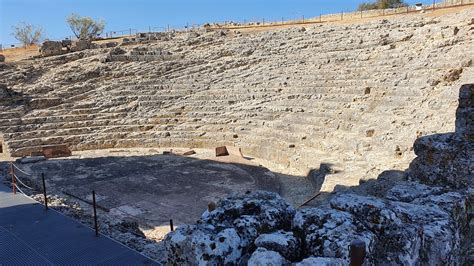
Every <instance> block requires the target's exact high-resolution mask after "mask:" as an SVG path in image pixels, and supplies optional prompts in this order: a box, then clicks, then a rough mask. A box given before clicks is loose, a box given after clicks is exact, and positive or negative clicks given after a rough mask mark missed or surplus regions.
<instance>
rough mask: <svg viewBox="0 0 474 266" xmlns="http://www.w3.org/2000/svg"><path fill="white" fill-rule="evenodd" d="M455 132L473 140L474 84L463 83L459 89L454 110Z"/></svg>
mask: <svg viewBox="0 0 474 266" xmlns="http://www.w3.org/2000/svg"><path fill="white" fill-rule="evenodd" d="M455 123H456V131H455V132H456V134H458V135H460V136H461V138H463V139H466V140H471V141H472V140H474V84H465V85H463V86H462V87H461V89H460V91H459V105H458V108H457V110H456V122H455Z"/></svg>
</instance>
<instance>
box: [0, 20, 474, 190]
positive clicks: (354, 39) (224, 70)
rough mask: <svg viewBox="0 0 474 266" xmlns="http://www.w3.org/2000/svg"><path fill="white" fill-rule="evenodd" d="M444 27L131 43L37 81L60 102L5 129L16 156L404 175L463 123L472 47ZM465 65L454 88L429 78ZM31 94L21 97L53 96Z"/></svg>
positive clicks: (370, 27) (14, 112)
mask: <svg viewBox="0 0 474 266" xmlns="http://www.w3.org/2000/svg"><path fill="white" fill-rule="evenodd" d="M462 18H463V17H462V16H459V20H460V21H459V23H458V24H462V23H464V20H462ZM430 21H434V22H430ZM447 21H450V20H447V19H438V20H435V19H432V20H429V19H427V18H424V19H423V18H419V17H416V18H412V19H410V20H405V19H399V20H396V19H395V20H393V21H390V22H388V23H387V22H380V21H377V22H370V23H366V24H361V25H345V26H331V25H326V26H315V27H312V28H307V29H306V31H300V30H299V29H284V30H275V31H268V32H261V33H255V34H251V35H248V36H241V35H239V34H234V35H233V36H221V37H216V35H215V34H214V33H202V35H201V36H199V37H194V39H192V40H193V41H192V44H189V42H190V37H189V36H188V35H186V33H182V34H176V36H175V37H174V39H172V40H170V41H161V42H157V43H155V44H147V45H146V46H140V45H132V46H129V47H128V46H124V49H128V51H129V52H130V55H125V56H124V55H120V56H115V57H111V58H112V60H109V61H108V62H104V63H101V64H102V67H104V69H106V70H104V72H100V75H98V76H93V77H92V78H90V79H86V80H84V81H81V82H68V80H67V77H60V76H55V77H54V78H53V79H52V78H51V76H48V75H47V74H43V75H40V76H39V77H38V80H37V82H38V83H40V84H41V83H42V82H46V81H48V80H49V81H51V80H52V84H51V87H54V88H56V89H55V90H52V91H49V92H47V95H46V96H48V97H56V98H60V99H62V101H61V103H58V104H56V105H53V106H49V107H47V108H34V109H32V108H31V106H29V105H28V103H27V101H26V100H25V102H20V103H18V104H16V105H15V106H14V107H12V106H10V105H6V104H5V103H4V102H1V104H0V132H1V134H3V139H4V140H5V143H6V145H7V146H8V149H9V151H10V153H11V154H12V155H14V156H23V155H28V154H30V153H31V152H34V151H37V150H41V147H43V146H45V145H53V144H68V145H69V147H70V148H71V149H72V150H84V149H100V148H114V147H135V146H139V147H158V146H161V147H176V146H180V147H190V148H192V147H209V148H214V147H216V146H220V145H234V146H238V147H241V148H242V150H243V152H244V153H245V154H250V155H253V156H257V157H261V158H264V159H268V160H271V161H275V162H278V163H281V164H284V165H287V166H288V167H291V168H297V169H300V170H301V171H302V172H304V171H307V170H308V169H311V168H316V167H317V166H319V164H320V163H322V162H327V163H337V164H340V165H342V166H343V168H344V169H345V171H343V173H341V174H340V177H337V175H335V177H334V178H336V179H337V178H342V179H344V178H346V177H347V175H348V173H350V174H353V175H357V177H358V178H366V177H370V176H371V175H372V174H375V173H378V172H379V171H380V170H383V168H384V167H386V168H394V167H395V168H396V167H400V168H403V167H405V166H406V163H407V162H408V161H409V160H411V159H412V158H413V153H412V151H411V150H410V149H411V146H412V143H413V141H414V139H415V138H416V137H417V134H430V133H433V132H440V131H452V128H453V123H452V121H451V120H452V119H444V118H445V117H453V116H454V111H455V107H456V106H457V103H456V97H457V95H456V88H458V87H459V83H461V82H462V81H463V78H464V79H465V78H466V77H467V76H468V75H469V73H472V60H471V64H469V62H468V59H469V58H471V59H472V58H474V49H466V47H474V38H473V36H474V35H473V34H474V33H473V32H472V31H469V30H468V29H469V28H468V26H466V27H464V26H463V27H461V26H459V27H460V29H461V31H460V32H459V33H458V34H457V35H453V34H452V28H451V24H450V22H447ZM462 25H464V24H462ZM430 31H431V32H436V34H439V33H441V34H443V37H440V36H438V35H436V34H435V33H430ZM206 34H207V35H206ZM209 36H211V37H212V38H211V37H209ZM178 48H180V49H178ZM163 50H166V51H171V55H168V54H166V55H164V54H163V53H162V52H160V51H163ZM180 50H181V51H180ZM246 50H250V51H251V52H249V53H246V54H242V51H246ZM97 56H100V55H97V54H92V55H90V58H94V57H97ZM165 57H166V58H165ZM44 60H45V62H46V59H44ZM81 60H83V62H81ZM466 62H467V63H466ZM45 64H46V66H47V68H48V69H47V71H48V73H53V74H55V73H56V74H55V75H59V74H57V73H67V71H69V72H70V73H76V72H77V73H79V74H80V75H86V72H87V71H86V70H87V69H88V68H94V67H96V64H97V60H95V61H94V60H88V57H87V56H85V57H84V58H83V59H80V60H77V61H73V62H67V63H64V64H57V65H55V64H54V62H53V61H47V62H46V63H45ZM81 64H82V65H81ZM463 64H464V67H463ZM459 67H463V76H461V78H460V79H459V80H458V81H455V82H444V81H443V80H440V81H439V82H438V83H436V84H435V83H432V82H431V81H432V80H437V79H440V78H441V77H442V76H443V75H444V74H445V73H447V72H448V71H450V70H451V69H454V68H459ZM60 71H63V72H60ZM64 71H66V72H64ZM62 75H64V74H62ZM35 86H36V85H35V84H32V83H30V82H28V81H24V82H23V83H21V82H19V83H17V84H14V86H13V87H14V89H16V90H19V91H22V92H24V93H25V94H26V95H28V97H30V98H35V97H40V96H41V97H45V95H39V94H36V93H35ZM81 87H83V88H84V90H83V91H82V90H81V89H80V88H81ZM453 88H454V89H453ZM362 169H365V170H362ZM357 180H358V179H357ZM354 182H356V181H354ZM357 182H358V181H357Z"/></svg>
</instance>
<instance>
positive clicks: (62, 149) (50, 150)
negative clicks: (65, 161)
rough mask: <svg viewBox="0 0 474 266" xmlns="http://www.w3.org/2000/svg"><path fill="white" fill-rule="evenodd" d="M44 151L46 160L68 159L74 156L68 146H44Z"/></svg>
mask: <svg viewBox="0 0 474 266" xmlns="http://www.w3.org/2000/svg"><path fill="white" fill-rule="evenodd" d="M42 149H43V154H44V157H46V158H58V157H68V156H71V155H72V153H71V150H69V148H68V146H67V145H50V146H43V147H42Z"/></svg>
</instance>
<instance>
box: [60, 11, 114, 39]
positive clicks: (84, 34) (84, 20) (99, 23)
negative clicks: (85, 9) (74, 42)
mask: <svg viewBox="0 0 474 266" xmlns="http://www.w3.org/2000/svg"><path fill="white" fill-rule="evenodd" d="M66 21H67V23H68V24H69V27H70V28H71V30H72V32H73V33H74V35H76V37H77V38H78V39H80V40H86V39H93V38H94V37H96V36H97V35H98V34H101V33H102V31H103V30H104V28H105V21H103V20H94V19H92V18H91V17H81V16H79V15H78V14H74V13H73V14H71V15H69V17H67V19H66Z"/></svg>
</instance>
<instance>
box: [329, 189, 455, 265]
mask: <svg viewBox="0 0 474 266" xmlns="http://www.w3.org/2000/svg"><path fill="white" fill-rule="evenodd" d="M330 204H331V207H333V208H335V209H339V210H343V211H347V212H349V213H351V214H353V215H354V216H355V218H356V219H357V220H359V221H361V222H362V223H363V224H364V225H365V227H366V228H368V229H370V230H371V231H372V232H373V233H374V234H376V235H377V241H376V244H375V245H374V246H375V249H374V250H373V252H370V253H371V254H372V255H371V256H369V257H371V258H369V259H370V260H372V261H373V262H374V263H376V264H380V263H383V262H384V261H393V262H395V263H396V264H413V263H414V262H422V263H426V264H427V265H433V264H439V263H441V264H443V265H453V264H457V263H459V259H460V257H459V256H458V254H457V252H458V251H459V243H460V239H459V231H458V230H457V229H456V223H455V222H454V221H453V219H452V218H451V217H450V215H449V214H448V213H447V212H446V211H444V210H442V209H441V208H440V207H438V206H436V205H432V206H426V205H417V204H411V203H404V202H398V201H388V200H382V199H377V198H373V197H364V196H359V195H354V194H342V195H338V196H337V197H335V198H334V199H332V200H331V201H330ZM377 254H384V255H383V256H382V257H378V256H376V255H377Z"/></svg>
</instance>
